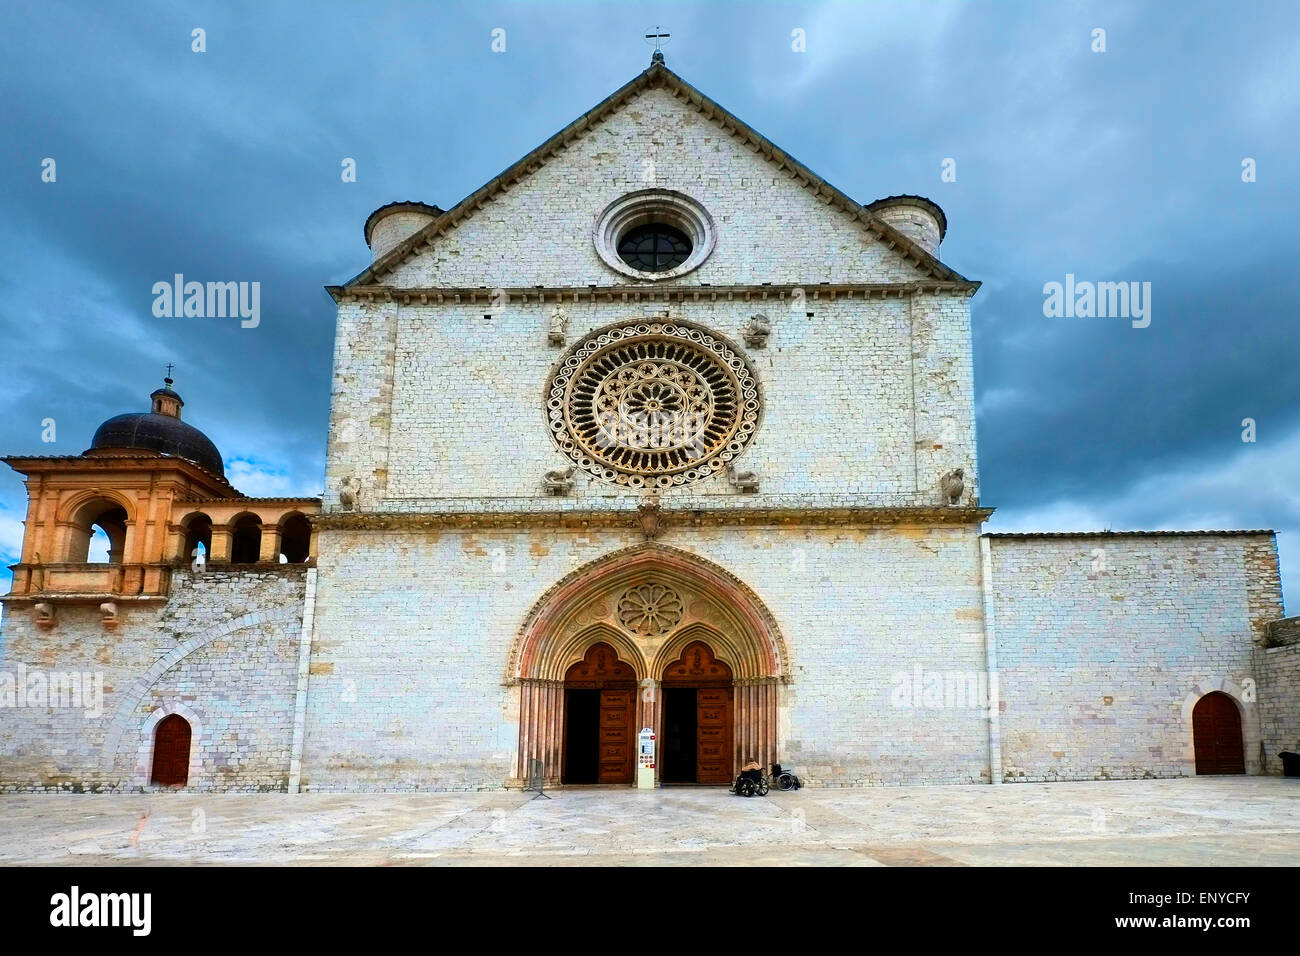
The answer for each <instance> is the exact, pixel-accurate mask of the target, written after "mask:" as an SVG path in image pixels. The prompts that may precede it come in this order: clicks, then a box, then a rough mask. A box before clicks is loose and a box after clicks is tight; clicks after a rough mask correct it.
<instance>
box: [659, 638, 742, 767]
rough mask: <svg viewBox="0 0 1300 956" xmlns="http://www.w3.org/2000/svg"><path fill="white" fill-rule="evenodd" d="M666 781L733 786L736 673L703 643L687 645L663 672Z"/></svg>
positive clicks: (662, 750) (663, 748) (663, 738)
mask: <svg viewBox="0 0 1300 956" xmlns="http://www.w3.org/2000/svg"><path fill="white" fill-rule="evenodd" d="M663 693H664V726H663V734H662V744H661V748H660V749H661V753H662V754H663V767H662V771H661V779H662V780H663V781H664V782H665V783H730V782H731V775H732V771H733V769H734V768H733V767H732V747H731V733H732V674H731V668H730V667H728V666H727V665H726V664H724V663H723V662H722V661H720V660H718V659H717V658H716V657H714V656H713V649H712V648H711V647H709V645H707V644H705V643H704V642H703V641H693V642H691V643H690V644H688V645H686V649H685V650H683V651H682V656H681V657H679V658H677V660H675V661H673V662H672V663H671V664H669V665H668V666H667V667H666V668H664V676H663Z"/></svg>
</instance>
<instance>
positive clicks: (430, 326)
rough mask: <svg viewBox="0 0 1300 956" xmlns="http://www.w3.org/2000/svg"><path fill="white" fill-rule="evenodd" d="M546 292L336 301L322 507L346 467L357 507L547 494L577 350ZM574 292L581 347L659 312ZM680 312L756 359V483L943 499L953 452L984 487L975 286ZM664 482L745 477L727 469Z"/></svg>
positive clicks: (705, 486) (715, 482)
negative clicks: (552, 328)
mask: <svg viewBox="0 0 1300 956" xmlns="http://www.w3.org/2000/svg"><path fill="white" fill-rule="evenodd" d="M552 308H554V306H553V305H549V304H541V303H538V302H536V300H534V301H532V302H530V303H527V304H525V303H522V302H519V301H512V302H511V303H509V304H508V305H505V306H503V307H500V308H493V307H490V306H486V305H484V304H483V303H480V304H478V305H476V306H474V305H468V304H466V305H443V306H438V305H433V304H427V305H417V304H412V305H398V304H393V303H375V304H370V303H366V304H357V303H344V304H343V305H341V306H340V309H339V331H338V336H337V345H336V350H335V365H334V394H333V401H334V409H333V413H332V415H331V431H330V446H329V452H328V466H327V481H326V484H327V489H326V501H327V507H328V506H332V505H333V504H335V503H336V502H337V491H338V484H339V481H340V480H341V479H343V478H344V477H346V476H348V475H355V476H358V477H359V478H360V479H361V481H362V483H363V486H364V487H363V489H362V494H361V507H362V509H363V510H423V509H426V508H431V507H435V506H436V505H437V504H438V503H439V502H441V501H445V500H447V499H466V498H476V497H483V498H488V497H493V498H539V497H541V496H542V494H543V490H542V476H543V475H544V474H545V472H546V471H548V470H550V469H553V468H562V467H565V466H566V465H567V464H568V463H569V461H568V459H567V458H565V457H564V456H563V454H562V453H561V452H560V451H559V450H558V449H557V448H556V446H555V444H554V442H553V441H552V438H551V432H550V429H549V427H548V423H547V419H546V414H545V397H546V389H547V387H548V382H549V379H550V377H551V375H552V373H553V372H554V370H555V369H556V368H557V367H558V364H559V362H560V361H561V358H562V356H563V355H564V353H565V351H566V349H564V348H557V347H553V346H549V345H548V344H547V339H546V330H547V319H548V316H549V314H550V312H551V310H552ZM565 308H566V309H567V310H568V312H569V314H570V319H569V330H570V334H569V340H568V345H570V346H571V345H573V344H574V343H576V342H577V341H579V339H580V338H581V337H582V336H583V335H584V334H585V333H587V332H589V331H591V330H593V329H597V328H603V327H605V326H607V325H609V324H611V323H614V322H618V321H631V320H638V319H649V320H651V321H653V319H654V318H655V315H654V313H653V312H651V311H650V310H648V309H646V308H636V307H631V306H623V305H620V306H613V305H611V304H609V303H595V304H593V303H591V302H589V301H588V302H577V303H566V305H565ZM669 311H670V316H671V318H673V319H678V320H683V321H686V322H690V323H694V324H696V325H699V326H702V327H704V328H705V329H708V330H712V331H714V332H716V333H719V334H721V335H723V336H726V337H727V338H729V339H731V341H732V342H733V344H735V347H736V348H737V350H738V351H740V352H741V354H743V355H745V356H746V357H747V359H748V360H749V363H750V365H751V367H752V369H753V371H754V373H755V376H756V377H757V379H758V382H759V385H760V389H761V392H762V399H763V413H762V419H761V421H760V424H759V426H758V430H757V433H756V434H755V436H754V438H753V440H752V441H751V442H750V443H749V445H748V446H747V447H746V450H745V451H744V452H743V454H742V455H741V457H740V459H739V460H738V465H739V466H740V467H742V468H745V469H752V470H754V471H755V472H756V473H757V474H758V476H759V479H760V482H761V492H762V493H763V494H767V495H841V496H844V495H849V496H857V497H859V498H861V499H863V500H864V501H865V500H867V499H870V498H872V496H876V497H877V498H879V497H880V496H893V497H894V498H895V499H897V500H896V501H895V502H893V503H906V504H911V503H918V502H919V503H924V504H934V503H937V502H938V501H939V492H938V482H939V478H940V476H941V475H942V474H943V473H944V472H946V471H948V470H949V469H951V468H955V467H961V468H964V470H965V472H966V476H967V477H966V481H967V489H968V494H977V493H978V492H977V482H978V477H977V474H976V461H975V434H974V428H975V426H974V416H973V411H972V410H973V407H974V392H973V372H972V368H971V358H970V321H969V304H968V300H967V299H966V298H965V297H964V296H960V295H937V294H925V295H917V296H915V297H904V298H892V299H885V300H881V299H878V298H877V299H872V300H863V299H862V298H861V297H858V298H854V299H847V298H844V297H839V298H837V299H836V300H834V301H832V300H831V299H830V298H829V297H826V298H821V299H809V300H807V301H805V302H804V303H803V304H802V305H801V306H800V307H799V308H798V309H797V310H791V309H790V308H789V307H788V306H784V305H777V304H775V303H774V304H773V307H763V306H761V305H759V304H757V303H754V302H750V303H745V302H741V301H730V302H729V301H726V300H725V299H720V300H718V301H716V302H715V301H710V300H704V301H700V302H691V303H686V304H683V305H681V306H680V307H679V306H677V305H674V306H673V308H672V309H671V310H669ZM757 311H764V312H766V314H767V315H768V316H769V318H770V319H771V322H772V326H773V332H772V335H771V337H770V338H769V340H768V343H767V345H766V347H765V348H746V347H745V346H744V345H743V344H737V343H740V342H741V340H742V331H741V330H742V327H743V326H744V324H745V323H746V322H747V321H748V319H749V317H750V316H751V315H753V314H754V313H755V312H757ZM809 312H811V313H812V316H811V317H809V316H808V314H807V313H809ZM486 315H490V316H491V317H490V318H485V316H486ZM635 493H636V492H634V491H629V490H627V489H621V488H620V487H619V486H616V485H612V484H608V483H605V482H603V481H600V480H598V479H595V478H592V477H590V476H587V475H585V474H583V473H579V474H578V475H577V481H576V485H575V490H574V495H575V496H576V497H578V498H580V499H583V501H584V503H586V504H595V505H597V506H599V505H600V504H601V502H602V501H609V500H610V499H617V498H620V497H621V498H624V499H626V498H627V497H628V496H629V495H633V494H635ZM664 494H666V495H682V496H688V495H716V496H719V497H721V498H726V497H728V496H733V495H734V492H733V490H732V488H731V486H730V485H729V484H728V483H727V481H726V479H725V477H722V476H719V477H715V478H712V479H709V480H706V481H702V482H696V483H694V484H691V485H686V486H682V487H680V488H673V489H669V490H668V491H666V492H664ZM875 503H882V502H880V501H876V502H875Z"/></svg>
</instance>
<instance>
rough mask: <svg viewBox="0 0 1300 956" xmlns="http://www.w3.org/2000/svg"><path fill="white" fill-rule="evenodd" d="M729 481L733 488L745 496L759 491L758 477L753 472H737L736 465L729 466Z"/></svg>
mask: <svg viewBox="0 0 1300 956" xmlns="http://www.w3.org/2000/svg"><path fill="white" fill-rule="evenodd" d="M727 481H729V482H730V483H731V487H733V488H735V489H736V490H737V491H739V492H741V493H743V494H751V493H753V492H756V491H758V476H757V475H756V474H754V473H753V472H752V471H737V470H736V466H735V465H728V466H727Z"/></svg>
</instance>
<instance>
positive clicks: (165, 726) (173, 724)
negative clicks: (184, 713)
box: [149, 714, 190, 787]
mask: <svg viewBox="0 0 1300 956" xmlns="http://www.w3.org/2000/svg"><path fill="white" fill-rule="evenodd" d="M189 778H190V725H189V722H188V721H187V720H186V719H185V718H184V717H181V716H180V715H179V714H168V715H167V716H166V717H164V718H163V719H162V720H160V721H159V722H158V727H157V728H156V729H155V730H154V738H153V773H152V774H151V775H150V778H149V782H150V783H156V784H158V785H159V786H162V787H183V786H185V784H186V783H187V782H188V781H189Z"/></svg>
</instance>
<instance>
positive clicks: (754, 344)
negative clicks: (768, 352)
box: [740, 312, 772, 349]
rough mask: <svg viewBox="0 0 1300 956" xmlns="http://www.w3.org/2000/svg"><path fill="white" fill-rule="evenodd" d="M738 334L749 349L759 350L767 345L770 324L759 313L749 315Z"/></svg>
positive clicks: (770, 331) (770, 329)
mask: <svg viewBox="0 0 1300 956" xmlns="http://www.w3.org/2000/svg"><path fill="white" fill-rule="evenodd" d="M740 334H741V335H742V336H743V337H744V339H745V344H746V345H748V346H749V347H750V348H754V349H761V348H764V347H765V346H766V345H767V337H768V336H769V335H771V334H772V323H771V322H770V321H768V318H767V316H765V315H763V314H762V313H761V312H760V313H759V314H757V315H751V316H750V317H749V321H748V322H746V323H745V325H744V328H742V329H741V332H740Z"/></svg>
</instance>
